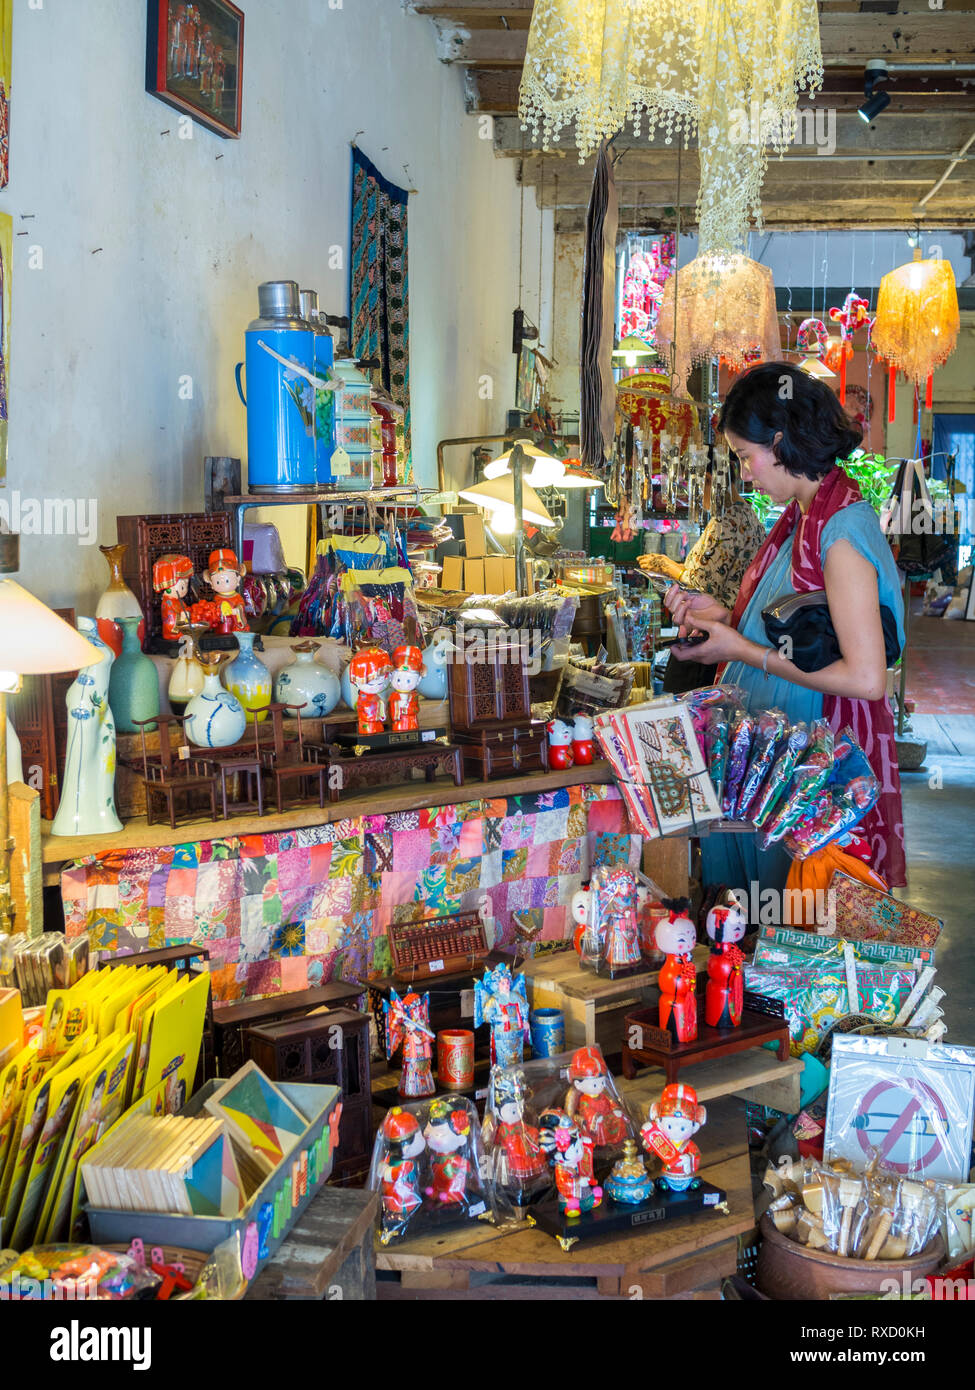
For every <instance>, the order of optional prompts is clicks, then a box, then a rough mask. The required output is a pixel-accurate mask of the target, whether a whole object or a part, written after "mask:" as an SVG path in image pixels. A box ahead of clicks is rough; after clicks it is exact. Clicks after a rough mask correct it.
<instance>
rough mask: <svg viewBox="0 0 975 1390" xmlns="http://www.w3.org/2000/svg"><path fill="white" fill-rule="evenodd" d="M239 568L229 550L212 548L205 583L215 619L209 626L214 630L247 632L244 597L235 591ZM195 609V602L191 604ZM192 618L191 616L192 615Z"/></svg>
mask: <svg viewBox="0 0 975 1390" xmlns="http://www.w3.org/2000/svg"><path fill="white" fill-rule="evenodd" d="M242 576H243V570H242V569H241V566H240V563H239V561H238V559H237V556H236V555H235V554H234V552H233V551H232V550H213V551H211V552H210V563H209V566H208V568H207V583H208V584H209V585H210V588H211V589H212V590H213V594H214V597H213V601H212V608H213V610H214V613H215V617H216V621H215V622H214V623H213V627H214V628H215V630H216V631H217V632H222V633H225V634H230V633H231V632H247V631H249V629H248V626H247V614H246V612H245V611H244V598H243V595H242V594H239V593H238V592H237V591H238V589H239V588H240V581H241V578H242ZM194 609H195V605H194ZM194 621H195V618H194Z"/></svg>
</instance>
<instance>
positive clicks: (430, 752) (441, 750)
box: [328, 743, 464, 801]
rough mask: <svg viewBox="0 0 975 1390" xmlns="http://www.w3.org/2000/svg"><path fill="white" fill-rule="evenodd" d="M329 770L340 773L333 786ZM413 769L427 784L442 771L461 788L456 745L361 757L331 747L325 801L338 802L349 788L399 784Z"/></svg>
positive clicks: (393, 750) (431, 745)
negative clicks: (417, 770) (415, 769)
mask: <svg viewBox="0 0 975 1390" xmlns="http://www.w3.org/2000/svg"><path fill="white" fill-rule="evenodd" d="M333 768H338V770H339V773H340V780H339V783H338V785H337V786H336V785H333V783H334V781H335V779H334V778H333V777H332V775H331V773H332V769H333ZM414 768H419V769H420V770H421V771H422V772H423V775H424V777H425V778H426V780H427V781H428V782H432V781H433V779H434V777H436V775H437V773H438V772H443V773H447V774H449V775H450V776H451V777H453V779H454V786H455V787H462V786H463V785H464V764H463V759H462V757H461V750H460V747H459V746H458V745H457V744H456V743H425V744H424V743H420V744H416V745H414V746H412V747H409V748H388V749H386V750H384V751H383V752H374V753H363V754H362V755H361V757H356V755H355V754H354V753H353V754H349V753H346V752H345V751H344V750H343V749H342V748H340V747H339V746H338V745H337V744H331V745H330V746H329V749H328V769H329V790H328V796H329V800H330V801H338V799H339V797H340V796H341V795H342V793H343V792H347V791H349V790H350V789H351V788H353V787H385V786H388V785H389V784H390V783H391V782H396V781H402V780H403V777H402V774H403V773H404V772H405V773H406V780H407V781H409V780H410V777H411V774H412V772H413V769H414ZM397 774H399V775H397Z"/></svg>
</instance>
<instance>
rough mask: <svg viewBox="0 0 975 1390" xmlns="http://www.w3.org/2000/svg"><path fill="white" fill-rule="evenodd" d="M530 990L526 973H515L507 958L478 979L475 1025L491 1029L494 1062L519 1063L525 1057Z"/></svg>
mask: <svg viewBox="0 0 975 1390" xmlns="http://www.w3.org/2000/svg"><path fill="white" fill-rule="evenodd" d="M528 1013H529V1010H528V991H527V988H526V986H525V977H524V975H514V976H513V975H512V973H511V967H510V966H509V965H508V964H507V963H506V962H504V961H502V962H501V964H500V965H496V966H494V968H493V969H491V970H485V972H484V976H483V978H482V979H480V980H475V981H474V1027H475V1028H480V1026H481V1024H482V1023H487V1024H488V1025H489V1026H490V1029H491V1065H492V1066H497V1067H516V1066H517V1065H518V1063H519V1062H520V1061H521V1060H522V1057H523V1056H524V1051H525V1041H526V1039H527V1038H528V1035H529V1029H528Z"/></svg>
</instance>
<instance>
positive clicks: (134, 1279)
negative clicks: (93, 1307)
mask: <svg viewBox="0 0 975 1390" xmlns="http://www.w3.org/2000/svg"><path fill="white" fill-rule="evenodd" d="M159 1283H160V1280H159V1276H158V1275H157V1274H154V1273H153V1272H152V1270H151V1269H146V1267H145V1266H144V1265H140V1264H139V1263H138V1262H137V1261H136V1260H134V1259H132V1257H131V1256H130V1255H122V1254H119V1252H118V1251H117V1250H102V1249H100V1248H99V1247H98V1246H96V1245H33V1246H31V1247H30V1249H29V1250H25V1251H24V1252H23V1254H21V1255H14V1256H13V1258H12V1259H11V1260H10V1261H9V1263H7V1264H6V1265H4V1266H3V1267H2V1268H0V1302H2V1301H4V1300H8V1299H9V1300H11V1301H19V1300H24V1299H43V1300H48V1299H58V1298H64V1299H68V1298H70V1299H89V1298H91V1299H100V1300H105V1301H109V1300H110V1301H120V1300H123V1299H132V1298H143V1297H148V1296H149V1295H150V1294H151V1293H152V1291H153V1290H154V1289H155V1288H156V1287H157V1286H158V1285H159Z"/></svg>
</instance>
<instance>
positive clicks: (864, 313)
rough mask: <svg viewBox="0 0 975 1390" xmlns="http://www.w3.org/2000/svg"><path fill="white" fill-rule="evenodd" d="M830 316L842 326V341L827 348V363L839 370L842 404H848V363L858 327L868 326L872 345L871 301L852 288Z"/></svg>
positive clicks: (868, 343) (833, 369) (868, 339)
mask: <svg viewBox="0 0 975 1390" xmlns="http://www.w3.org/2000/svg"><path fill="white" fill-rule="evenodd" d="M829 317H830V322H831V323H838V324H839V326H840V341H839V342H838V343H834V344H831V346H830V347H828V348H827V349H826V365H827V367H829V369H830V370H831V371H834V372H839V376H840V405H846V364H847V362H848V361H849V360H850V359H851V358H852V356H853V342H852V339H853V335H854V333H856V332H857V330H858V329H860V328H866V330H867V346H868V347H869V346H870V333H871V330H872V329H873V319H872V318H871V317H870V304H869V301H868V300H866V299H864V298H863V297H862V295H859V294H857V292H856V290H850V293H849V294H848V295H847V296H846V298H845V299H844V301H843V303H842V306H840V307H839V308H835V309H830V311H829Z"/></svg>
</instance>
